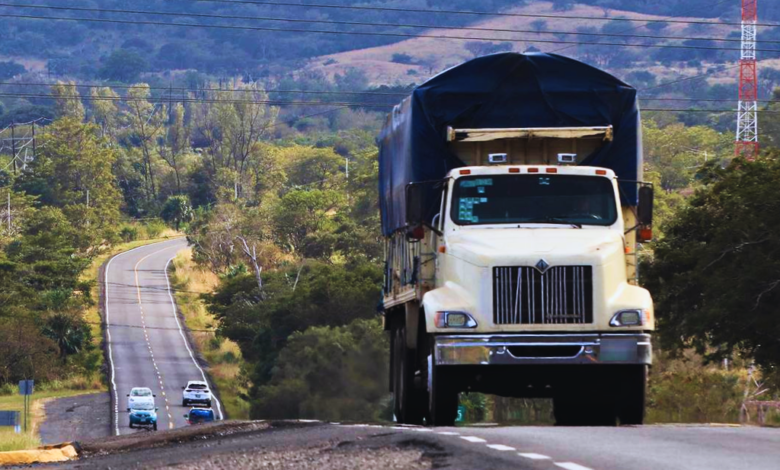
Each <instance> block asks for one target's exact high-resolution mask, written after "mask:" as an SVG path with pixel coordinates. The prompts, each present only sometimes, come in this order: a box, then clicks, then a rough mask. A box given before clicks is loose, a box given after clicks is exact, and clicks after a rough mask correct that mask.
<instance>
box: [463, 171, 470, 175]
mask: <svg viewBox="0 0 780 470" xmlns="http://www.w3.org/2000/svg"><path fill="white" fill-rule="evenodd" d="M460 174H461V175H470V174H471V170H460Z"/></svg>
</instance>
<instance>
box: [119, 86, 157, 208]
mask: <svg viewBox="0 0 780 470" xmlns="http://www.w3.org/2000/svg"><path fill="white" fill-rule="evenodd" d="M127 94H128V96H129V97H130V98H131V101H130V102H129V103H128V105H127V107H128V111H127V113H126V115H125V119H126V120H127V121H128V122H129V124H130V127H129V129H128V141H129V143H130V144H131V145H132V146H133V147H135V148H137V149H139V151H140V152H141V161H142V164H143V169H142V171H141V173H142V174H143V177H144V186H145V190H146V198H147V201H146V202H147V203H148V204H154V203H156V202H157V189H158V188H157V183H156V181H155V162H156V159H157V154H156V142H157V139H158V138H160V137H161V136H162V135H163V132H164V129H165V116H166V114H167V111H166V107H165V106H157V105H155V104H152V103H151V102H150V101H149V97H150V96H151V91H150V89H149V85H147V84H146V83H138V84H136V85H133V87H132V88H131V89H130V91H129V92H128V93H127Z"/></svg>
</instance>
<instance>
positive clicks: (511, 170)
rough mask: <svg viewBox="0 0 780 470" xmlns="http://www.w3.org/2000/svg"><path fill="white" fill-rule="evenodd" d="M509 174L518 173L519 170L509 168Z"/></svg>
mask: <svg viewBox="0 0 780 470" xmlns="http://www.w3.org/2000/svg"><path fill="white" fill-rule="evenodd" d="M509 172H510V173H520V168H510V169H509Z"/></svg>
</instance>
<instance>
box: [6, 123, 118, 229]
mask: <svg viewBox="0 0 780 470" xmlns="http://www.w3.org/2000/svg"><path fill="white" fill-rule="evenodd" d="M116 158H117V154H116V151H115V150H114V149H112V148H111V147H109V146H108V143H107V141H106V140H105V139H103V138H102V137H100V129H99V128H98V127H97V126H95V125H94V124H83V123H81V122H79V121H78V120H77V119H75V118H63V119H59V120H57V121H55V122H54V123H53V124H52V125H50V126H48V127H47V128H46V132H45V133H43V135H42V136H41V138H40V145H39V150H38V154H37V156H36V158H35V160H33V161H32V162H30V163H29V164H28V165H27V169H26V170H25V172H24V173H23V174H21V175H20V177H19V179H17V181H16V188H17V189H18V190H22V191H25V192H26V193H27V194H31V195H35V196H38V201H39V202H40V203H41V204H44V205H48V206H54V207H59V208H61V209H62V211H63V213H64V214H65V215H66V216H67V218H68V220H69V221H70V223H72V224H73V225H74V226H75V227H78V228H79V229H80V230H82V233H83V235H84V238H83V240H84V241H86V240H87V239H88V238H89V237H92V241H93V242H100V238H101V236H102V235H103V232H104V231H107V230H113V228H114V227H115V226H116V225H117V223H118V222H119V207H120V204H121V195H120V192H119V190H118V189H117V183H116V178H115V177H114V174H113V172H112V165H113V164H114V162H115V161H116Z"/></svg>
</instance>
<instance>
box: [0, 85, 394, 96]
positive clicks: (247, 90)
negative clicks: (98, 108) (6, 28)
mask: <svg viewBox="0 0 780 470" xmlns="http://www.w3.org/2000/svg"><path fill="white" fill-rule="evenodd" d="M55 85H57V86H66V87H71V88H74V87H75V88H90V89H97V88H112V89H113V88H116V89H119V90H140V89H149V90H160V91H165V92H168V91H170V90H175V91H185V92H192V93H203V92H206V93H212V92H213V93H231V92H237V93H260V92H264V93H291V94H292V93H300V94H323V95H328V94H330V95H368V96H408V95H409V93H393V92H381V91H331V90H323V91H316V90H280V89H270V90H253V89H251V88H228V89H224V90H223V89H220V88H202V89H192V88H187V87H155V86H139V85H91V84H81V83H79V84H73V83H66V82H60V83H56V82H55V83H40V82H36V83H19V82H0V86H46V87H51V86H55Z"/></svg>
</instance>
